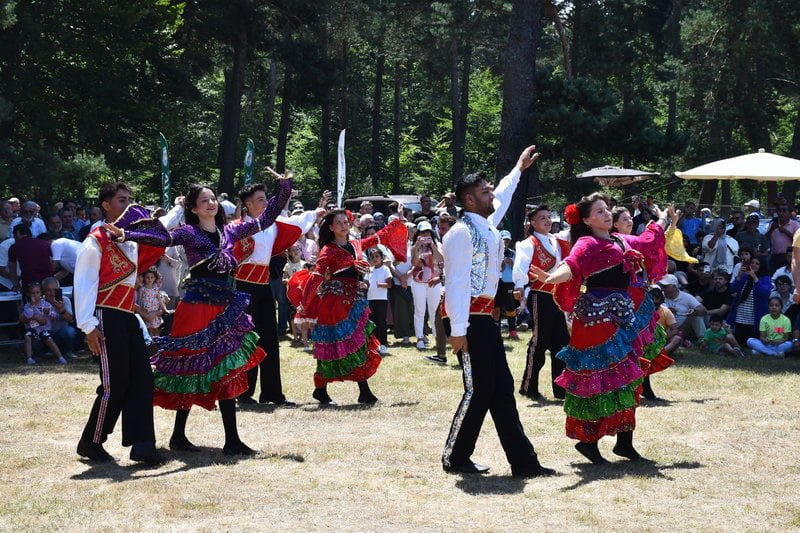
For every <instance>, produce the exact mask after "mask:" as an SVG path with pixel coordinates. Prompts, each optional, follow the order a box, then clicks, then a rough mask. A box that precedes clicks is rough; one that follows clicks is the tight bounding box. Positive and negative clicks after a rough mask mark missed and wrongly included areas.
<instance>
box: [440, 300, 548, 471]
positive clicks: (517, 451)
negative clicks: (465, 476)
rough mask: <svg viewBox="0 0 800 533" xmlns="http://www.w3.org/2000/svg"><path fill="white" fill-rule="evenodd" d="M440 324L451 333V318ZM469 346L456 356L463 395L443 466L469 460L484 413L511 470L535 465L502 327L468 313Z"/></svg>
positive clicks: (449, 435)
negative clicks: (521, 415) (521, 417)
mask: <svg viewBox="0 0 800 533" xmlns="http://www.w3.org/2000/svg"><path fill="white" fill-rule="evenodd" d="M444 323H445V330H447V331H448V332H449V331H450V322H449V319H445V320H444ZM448 334H449V333H448ZM467 346H468V347H469V353H461V354H459V360H460V361H461V365H462V368H463V381H464V395H463V396H462V397H461V402H460V403H459V404H458V409H456V414H455V416H454V417H453V423H452V425H451V426H450V433H449V434H448V436H447V442H446V443H445V448H444V453H443V454H442V463H443V464H444V466H446V467H458V466H461V465H464V464H466V463H467V462H469V461H470V457H471V456H472V452H473V451H474V450H475V442H476V441H477V440H478V435H479V434H480V431H481V426H482V425H483V419H484V418H485V417H486V413H487V411H488V412H489V413H490V414H491V415H492V420H493V421H494V425H495V428H496V429H497V436H498V437H500V444H501V445H502V446H503V451H505V453H506V458H507V459H508V462H509V464H511V467H512V469H515V468H526V467H530V466H537V465H539V460H538V458H537V456H536V452H535V451H534V449H533V445H532V444H531V441H530V440H528V437H527V436H525V431H524V430H523V429H522V424H521V423H520V421H519V413H518V412H517V403H516V400H515V398H514V378H513V377H511V371H510V370H509V369H508V361H506V352H505V349H504V348H503V338H502V336H501V334H500V328H499V327H498V325H497V323H496V322H495V321H494V319H493V318H492V317H491V316H489V315H470V317H469V327H468V328H467Z"/></svg>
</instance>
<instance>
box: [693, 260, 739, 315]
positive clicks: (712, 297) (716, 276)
mask: <svg viewBox="0 0 800 533" xmlns="http://www.w3.org/2000/svg"><path fill="white" fill-rule="evenodd" d="M731 298H732V296H731V290H730V288H729V287H728V273H727V272H725V271H724V270H722V269H717V270H715V271H714V272H712V273H711V287H709V288H708V289H706V290H705V291H703V292H702V293H700V294H699V295H698V297H697V299H698V300H699V301H700V302H702V303H703V306H704V307H705V308H706V312H707V314H708V316H709V317H712V316H716V317H719V318H720V320H725V318H726V317H727V316H728V313H729V312H730V310H731ZM709 320H710V319H709Z"/></svg>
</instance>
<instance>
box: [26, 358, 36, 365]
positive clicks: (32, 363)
mask: <svg viewBox="0 0 800 533" xmlns="http://www.w3.org/2000/svg"><path fill="white" fill-rule="evenodd" d="M28 364H29V365H35V364H36V359H34V358H33V357H28Z"/></svg>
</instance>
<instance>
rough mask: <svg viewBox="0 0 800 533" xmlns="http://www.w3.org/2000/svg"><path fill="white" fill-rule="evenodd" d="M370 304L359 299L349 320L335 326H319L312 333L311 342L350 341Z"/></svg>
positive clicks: (363, 299)
mask: <svg viewBox="0 0 800 533" xmlns="http://www.w3.org/2000/svg"><path fill="white" fill-rule="evenodd" d="M367 305H368V302H367V300H366V299H365V298H359V299H357V300H356V301H355V302H354V303H353V307H351V308H350V312H349V313H348V314H347V318H345V319H344V320H342V321H341V322H339V323H338V324H336V325H334V326H328V325H325V324H319V323H318V324H317V325H316V327H315V328H314V331H313V332H312V333H311V340H312V341H314V342H325V343H332V342H339V341H341V340H342V339H349V338H350V337H351V336H352V335H353V333H355V331H356V326H357V325H358V320H359V319H360V318H361V315H362V314H364V312H365V311H366V310H367Z"/></svg>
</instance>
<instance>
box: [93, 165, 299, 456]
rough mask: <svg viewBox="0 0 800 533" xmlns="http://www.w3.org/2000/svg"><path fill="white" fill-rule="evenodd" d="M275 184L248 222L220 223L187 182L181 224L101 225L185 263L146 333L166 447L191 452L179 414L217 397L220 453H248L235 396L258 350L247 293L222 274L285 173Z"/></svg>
mask: <svg viewBox="0 0 800 533" xmlns="http://www.w3.org/2000/svg"><path fill="white" fill-rule="evenodd" d="M277 185H278V190H277V192H276V193H275V195H274V196H273V197H272V198H270V200H269V203H268V205H267V208H266V210H265V211H264V213H262V214H261V216H260V217H258V218H257V219H255V220H252V221H250V222H244V223H234V224H227V225H226V224H225V214H224V212H223V210H222V209H221V208H220V206H219V203H218V202H217V198H216V195H215V194H214V191H213V190H211V188H209V187H204V186H202V185H192V186H191V187H190V188H189V192H188V193H187V194H186V198H185V199H184V216H185V218H186V225H185V226H181V227H179V228H176V229H174V230H172V231H169V232H168V231H167V230H166V229H165V228H164V227H163V226H162V225H161V224H159V223H157V221H154V220H153V219H147V220H142V221H140V222H137V223H134V224H133V225H131V226H129V227H128V228H126V229H125V231H124V232H122V231H121V230H119V229H117V228H114V227H113V226H107V227H108V229H109V231H111V232H112V233H114V234H115V235H117V236H118V237H121V238H122V239H123V240H124V239H127V240H131V241H136V242H140V243H146V244H151V245H156V246H162V247H166V246H181V245H182V246H183V248H184V250H185V252H186V258H187V260H188V262H189V269H190V270H189V278H188V279H187V280H186V282H185V288H186V294H185V296H184V298H183V300H181V301H180V303H179V304H178V308H177V310H176V311H175V317H174V320H173V326H172V331H171V332H170V335H169V336H167V337H158V338H156V339H154V342H156V343H157V345H158V347H159V351H158V352H157V353H156V354H155V355H154V356H153V357H152V359H151V363H152V364H153V366H154V367H155V371H154V372H153V375H154V378H155V390H154V394H153V403H154V404H155V405H158V406H161V407H163V408H164V409H175V410H176V414H175V427H174V429H173V431H172V437H171V438H170V440H169V446H170V449H171V450H175V451H198V448H197V447H196V446H195V445H194V444H192V443H191V442H190V441H189V439H187V438H186V433H185V429H186V419H187V418H188V416H189V410H190V409H191V407H192V406H193V405H198V406H200V407H203V408H204V409H208V410H212V409H214V405H215V403H216V401H217V400H219V410H220V413H221V414H222V424H223V426H224V428H225V445H224V447H223V448H222V452H223V453H225V454H226V455H252V454H254V453H255V451H253V450H252V449H250V448H249V447H248V446H247V445H245V444H244V443H243V442H242V441H241V439H240V438H239V433H238V430H237V428H236V402H235V398H236V397H237V396H239V395H240V394H242V393H243V392H244V391H245V390H247V370H249V369H250V368H253V367H254V366H256V365H257V364H258V363H259V362H261V360H262V359H264V357H265V356H266V354H265V353H264V351H263V350H262V349H261V348H259V347H258V346H257V345H256V343H257V341H258V335H257V334H256V333H255V332H253V331H252V329H253V322H252V320H251V318H250V316H249V315H247V314H245V312H244V310H245V308H246V307H247V304H248V298H247V295H246V294H244V293H241V292H237V291H236V290H234V288H233V284H232V278H231V277H230V273H231V272H232V271H233V270H234V269H235V268H236V266H237V263H236V260H235V259H234V256H233V245H234V244H235V243H236V242H237V241H239V240H241V239H244V238H245V237H247V236H249V235H253V234H255V233H257V232H259V231H261V230H263V229H264V228H266V227H268V226H270V225H271V224H272V223H273V222H274V221H275V219H276V218H277V216H278V215H279V214H280V211H281V208H282V207H283V206H284V205H285V204H286V202H287V200H288V199H289V195H290V194H291V181H290V180H289V179H284V178H283V177H281V179H278V180H277Z"/></svg>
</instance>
